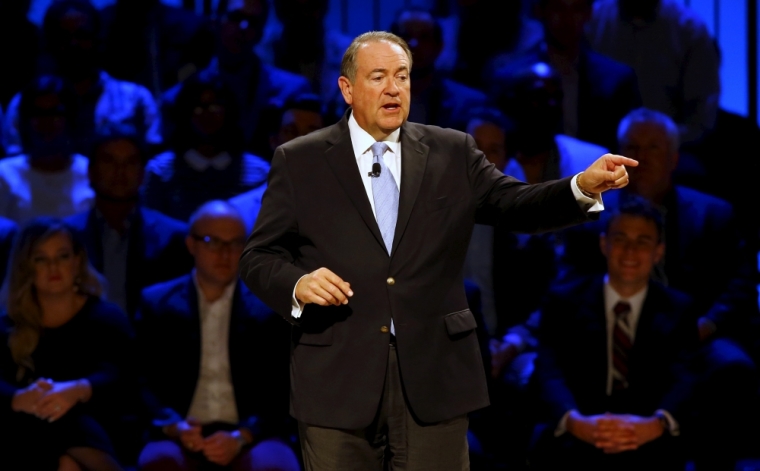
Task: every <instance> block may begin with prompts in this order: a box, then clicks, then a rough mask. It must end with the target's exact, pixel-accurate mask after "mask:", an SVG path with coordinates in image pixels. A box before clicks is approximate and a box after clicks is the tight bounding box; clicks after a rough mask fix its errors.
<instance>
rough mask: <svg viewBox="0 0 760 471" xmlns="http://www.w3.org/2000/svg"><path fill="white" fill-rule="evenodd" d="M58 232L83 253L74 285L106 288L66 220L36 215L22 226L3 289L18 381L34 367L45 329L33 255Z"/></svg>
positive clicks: (87, 290) (96, 292) (90, 291)
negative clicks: (35, 353)
mask: <svg viewBox="0 0 760 471" xmlns="http://www.w3.org/2000/svg"><path fill="white" fill-rule="evenodd" d="M56 234H65V235H66V236H67V237H68V238H69V239H70V240H71V245H72V248H73V255H74V256H77V257H79V261H80V262H79V266H78V267H77V268H78V269H77V272H78V274H77V276H76V278H75V280H74V288H75V289H76V290H77V291H78V292H79V293H82V294H87V295H92V296H100V294H101V292H102V290H103V288H102V287H103V283H102V281H101V278H100V275H98V273H97V272H96V271H95V269H93V268H92V266H91V265H90V262H89V259H88V258H87V251H86V250H85V247H84V244H83V243H82V242H81V240H80V239H79V238H78V237H77V235H76V234H75V232H74V231H73V230H72V229H71V227H69V226H68V225H67V224H66V223H64V222H63V221H61V220H60V219H55V218H48V217H41V218H36V219H32V220H31V221H29V222H28V223H27V224H26V225H25V226H24V227H23V228H22V229H21V231H20V232H19V234H18V235H17V236H16V238H15V240H14V243H13V251H12V252H11V258H10V261H9V262H8V275H7V276H6V279H5V283H4V284H3V288H2V292H0V299H2V302H3V304H4V305H5V308H6V310H7V313H8V317H9V318H10V320H11V321H12V323H13V326H12V327H11V329H10V335H9V338H8V347H9V349H10V351H11V355H12V357H13V361H14V362H15V363H16V364H17V365H18V367H19V369H18V373H17V375H16V377H17V380H18V381H21V380H22V379H23V377H24V376H25V374H26V372H27V371H34V362H33V361H32V353H34V351H35V350H36V349H37V345H38V344H39V340H40V333H41V332H42V309H41V307H40V304H39V302H38V300H37V290H36V288H35V286H34V277H35V266H34V261H33V260H32V257H33V254H34V252H35V250H36V249H37V248H38V247H39V246H40V244H42V243H44V242H45V241H47V240H48V239H50V237H52V236H53V235H56Z"/></svg>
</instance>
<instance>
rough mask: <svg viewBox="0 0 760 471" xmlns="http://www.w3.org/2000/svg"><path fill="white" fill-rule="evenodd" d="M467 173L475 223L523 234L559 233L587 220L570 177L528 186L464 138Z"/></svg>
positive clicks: (469, 137) (469, 139) (466, 136)
mask: <svg viewBox="0 0 760 471" xmlns="http://www.w3.org/2000/svg"><path fill="white" fill-rule="evenodd" d="M464 146H465V149H466V153H467V167H468V168H467V172H468V175H469V178H470V187H471V188H472V191H473V195H474V197H475V201H476V205H477V207H478V211H477V213H476V222H477V223H479V224H490V225H498V226H501V227H504V228H506V229H508V230H512V231H516V232H525V233H531V234H534V233H541V232H548V231H554V230H558V229H562V228H564V227H569V226H571V225H574V224H579V223H581V222H584V221H587V220H589V217H593V216H592V215H591V214H588V213H586V211H584V210H583V208H581V206H580V205H579V204H578V201H577V200H576V199H575V196H574V195H573V190H572V187H571V182H572V177H567V178H563V179H561V180H556V181H549V182H545V183H538V184H535V185H528V184H527V183H524V182H521V181H519V180H517V179H515V178H513V177H510V176H506V175H504V174H503V173H501V172H500V171H499V170H497V169H496V167H495V166H494V165H493V164H491V163H489V162H488V160H486V157H485V155H484V154H483V153H482V152H481V151H479V150H478V149H477V147H476V145H475V140H474V139H473V138H472V137H471V136H470V135H467V134H465V144H464Z"/></svg>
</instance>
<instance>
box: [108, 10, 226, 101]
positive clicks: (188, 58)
mask: <svg viewBox="0 0 760 471" xmlns="http://www.w3.org/2000/svg"><path fill="white" fill-rule="evenodd" d="M102 17H103V25H104V27H103V30H104V31H105V32H106V36H105V41H104V46H105V47H104V50H105V54H104V58H103V68H104V69H106V70H107V71H108V72H109V73H110V74H112V75H113V76H115V77H118V78H120V79H122V80H129V81H131V82H135V83H139V84H140V85H143V86H145V87H146V88H147V89H148V90H150V91H151V92H152V93H153V96H155V97H160V96H161V94H162V93H163V92H165V91H166V90H168V89H169V88H171V87H173V86H174V85H176V84H177V83H179V82H181V81H183V80H184V79H186V78H187V77H189V76H190V75H192V74H193V73H194V72H196V71H198V70H200V69H201V68H202V67H205V66H206V65H208V61H209V59H210V58H211V55H212V54H213V42H214V39H213V35H212V33H211V28H210V26H209V24H208V23H209V22H208V20H207V19H206V18H203V17H201V16H199V15H195V14H193V13H192V12H190V11H187V10H185V9H183V8H179V7H176V6H170V5H166V4H165V3H163V2H161V1H160V0H117V1H116V3H115V4H114V5H111V6H108V7H106V8H104V9H103V10H102Z"/></svg>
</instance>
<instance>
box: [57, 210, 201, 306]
mask: <svg viewBox="0 0 760 471" xmlns="http://www.w3.org/2000/svg"><path fill="white" fill-rule="evenodd" d="M66 222H68V223H69V224H70V225H71V226H72V227H73V228H74V230H75V231H77V232H79V234H80V236H81V237H82V239H83V240H84V244H85V247H86V249H87V254H88V255H89V257H90V263H92V265H93V266H94V267H95V269H96V270H98V271H99V272H101V273H102V272H103V257H104V256H106V255H107V254H104V253H103V235H102V232H101V229H100V224H98V221H97V216H96V215H95V210H94V209H91V210H90V211H87V212H83V213H79V214H76V215H74V216H71V217H69V218H68V219H66ZM187 231H188V229H187V224H185V223H183V222H180V221H177V220H176V219H172V218H170V217H168V216H165V215H163V214H161V213H159V212H158V211H155V210H152V209H148V208H145V207H140V206H138V209H137V214H136V217H135V219H134V221H133V222H132V224H131V226H130V228H129V248H128V255H127V276H126V280H127V314H129V316H130V317H133V316H134V313H135V310H136V309H137V304H138V302H139V299H140V291H141V290H142V289H143V288H144V287H146V286H150V285H152V284H155V283H158V282H161V281H166V280H170V279H172V278H176V277H177V276H180V275H181V274H182V273H187V272H188V271H189V270H190V268H191V267H192V266H193V260H192V258H191V257H190V254H189V253H188V252H187V248H186V247H185V236H186V235H187Z"/></svg>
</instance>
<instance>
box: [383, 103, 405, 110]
mask: <svg viewBox="0 0 760 471" xmlns="http://www.w3.org/2000/svg"><path fill="white" fill-rule="evenodd" d="M383 109H384V110H386V111H397V110H400V109H401V105H399V104H398V103H388V104H385V105H383Z"/></svg>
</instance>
